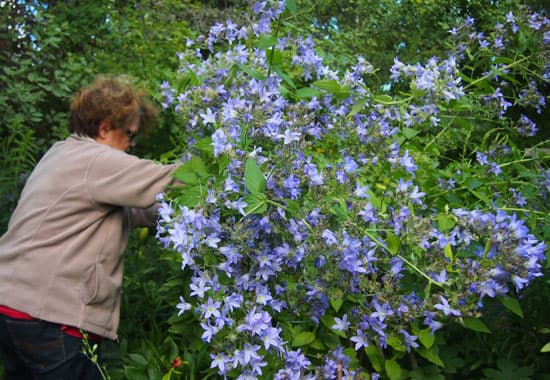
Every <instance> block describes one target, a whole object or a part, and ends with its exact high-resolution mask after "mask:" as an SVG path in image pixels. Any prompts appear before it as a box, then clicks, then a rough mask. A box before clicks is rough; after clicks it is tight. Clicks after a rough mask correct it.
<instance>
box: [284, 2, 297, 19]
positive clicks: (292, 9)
mask: <svg viewBox="0 0 550 380" xmlns="http://www.w3.org/2000/svg"><path fill="white" fill-rule="evenodd" d="M285 4H286V7H287V9H288V11H289V12H290V14H291V15H293V16H296V13H297V12H298V9H297V8H296V0H286V1H285Z"/></svg>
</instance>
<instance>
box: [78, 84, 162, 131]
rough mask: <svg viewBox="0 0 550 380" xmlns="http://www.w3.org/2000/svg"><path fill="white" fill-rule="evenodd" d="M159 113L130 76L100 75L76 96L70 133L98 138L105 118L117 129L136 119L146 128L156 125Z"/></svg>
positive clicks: (143, 128) (142, 127) (141, 129)
mask: <svg viewBox="0 0 550 380" xmlns="http://www.w3.org/2000/svg"><path fill="white" fill-rule="evenodd" d="M157 114H158V109H157V108H156V107H155V106H154V105H153V103H152V102H151V101H150V100H149V99H148V98H147V93H146V92H145V91H144V90H141V89H139V90H138V89H136V88H135V87H134V86H133V85H132V83H131V82H130V81H129V80H128V78H126V77H122V76H116V77H115V76H108V75H100V76H98V77H97V78H96V79H95V80H94V81H93V82H92V83H90V84H89V85H87V86H84V87H83V88H81V89H80V90H79V91H77V93H76V94H75V95H74V96H73V99H72V102H71V111H70V117H69V132H71V133H77V134H79V135H83V136H89V137H92V138H95V137H97V135H98V133H99V126H100V124H101V122H103V121H107V122H108V123H109V124H110V125H111V127H112V128H117V129H118V128H125V127H127V126H128V125H129V124H130V123H132V122H133V121H134V120H135V119H136V118H139V126H140V131H143V130H146V129H149V128H151V127H152V126H153V125H154V123H155V120H156V116H157Z"/></svg>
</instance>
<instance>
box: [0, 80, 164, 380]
mask: <svg viewBox="0 0 550 380" xmlns="http://www.w3.org/2000/svg"><path fill="white" fill-rule="evenodd" d="M154 116H155V109H154V108H153V107H152V106H151V105H150V104H149V103H147V102H146V101H145V97H144V94H142V93H139V92H137V91H136V89H134V87H133V86H132V85H131V84H129V83H127V82H126V81H124V80H122V79H120V78H113V77H98V78H97V79H96V80H95V81H94V82H93V83H91V84H90V85H89V86H87V87H85V88H83V89H81V90H80V91H79V92H78V93H77V94H76V95H75V96H74V98H73V101H72V104H71V111H70V121H69V131H70V132H71V135H70V136H69V137H68V138H67V139H65V140H63V141H60V142H57V143H55V144H54V145H53V146H52V147H51V148H50V149H49V150H48V151H47V152H46V154H45V155H44V156H43V157H42V159H41V160H40V162H39V163H38V165H37V166H36V168H35V169H34V171H33V172H32V174H31V175H30V177H29V178H28V180H27V182H26V184H25V187H24V189H23V192H22V193H21V197H20V200H19V203H18V205H17V208H16V209H15V211H14V213H13V215H12V216H11V219H10V222H9V225H8V230H7V232H6V233H5V235H4V236H2V237H1V238H0V355H1V356H2V357H3V360H4V367H5V372H6V375H7V379H57V380H59V379H71V380H74V379H96V378H98V379H99V378H100V373H99V371H98V369H97V366H96V365H94V363H92V362H91V361H90V360H89V359H88V358H87V357H86V356H85V355H83V353H82V339H83V335H82V333H83V332H85V333H87V334H85V335H87V336H88V337H89V339H92V340H100V339H101V338H102V337H105V338H109V339H117V328H118V324H119V313H120V296H121V285H122V278H123V252H124V249H125V247H126V244H127V241H128V234H129V230H130V228H131V227H134V226H146V225H151V224H154V223H155V218H156V215H155V211H156V207H155V200H156V195H157V194H158V193H161V192H162V191H163V190H164V189H165V187H166V186H167V185H170V184H171V183H172V181H173V177H172V172H173V171H174V170H175V166H173V165H159V164H156V163H154V162H152V161H149V160H143V159H139V158H137V157H135V156H132V155H130V154H127V153H126V151H127V150H128V149H129V148H130V147H131V146H133V144H134V137H135V136H136V134H137V133H138V132H139V130H140V128H141V127H142V126H143V125H144V124H145V123H146V122H148V121H151V119H152V117H154Z"/></svg>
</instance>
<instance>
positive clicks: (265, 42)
mask: <svg viewBox="0 0 550 380" xmlns="http://www.w3.org/2000/svg"><path fill="white" fill-rule="evenodd" d="M276 44H277V37H275V36H273V35H271V34H266V35H263V36H262V37H261V38H260V41H259V42H258V49H260V50H265V49H267V48H269V47H272V46H275V45H276Z"/></svg>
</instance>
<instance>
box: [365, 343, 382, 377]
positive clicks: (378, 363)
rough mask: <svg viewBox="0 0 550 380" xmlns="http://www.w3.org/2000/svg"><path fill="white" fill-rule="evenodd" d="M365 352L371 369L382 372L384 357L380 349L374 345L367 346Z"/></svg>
mask: <svg viewBox="0 0 550 380" xmlns="http://www.w3.org/2000/svg"><path fill="white" fill-rule="evenodd" d="M365 352H366V353H367V356H368V358H369V361H370V364H372V368H374V370H375V371H376V372H382V371H383V370H384V357H383V356H382V353H381V352H380V349H379V348H378V347H376V345H374V344H369V345H368V346H367V347H365Z"/></svg>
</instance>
